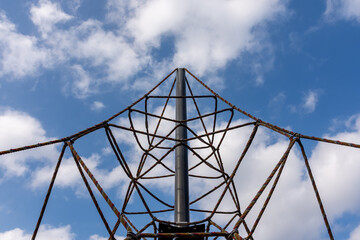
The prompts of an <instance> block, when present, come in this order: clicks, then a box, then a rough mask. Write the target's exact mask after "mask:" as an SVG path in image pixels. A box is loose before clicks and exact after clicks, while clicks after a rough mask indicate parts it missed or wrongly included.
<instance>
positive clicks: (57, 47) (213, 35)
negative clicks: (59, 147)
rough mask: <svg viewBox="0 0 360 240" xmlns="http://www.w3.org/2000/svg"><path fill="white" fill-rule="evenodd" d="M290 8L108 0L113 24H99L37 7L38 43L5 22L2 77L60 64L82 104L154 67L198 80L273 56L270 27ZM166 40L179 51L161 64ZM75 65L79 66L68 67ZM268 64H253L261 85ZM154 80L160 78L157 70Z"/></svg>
mask: <svg viewBox="0 0 360 240" xmlns="http://www.w3.org/2000/svg"><path fill="white" fill-rule="evenodd" d="M71 3H72V4H74V7H70V8H71V9H73V10H75V11H76V9H77V8H78V7H79V4H80V3H81V2H80V1H78V0H77V1H71ZM68 4H69V3H68ZM285 4H286V1H285V0H270V1H265V0H261V1H260V2H259V1H257V2H251V1H250V2H249V1H233V0H232V1H226V2H220V1H215V0H211V1H205V0H202V1H195V2H194V1H179V0H178V1H164V0H151V1H147V2H145V1H137V0H132V1H129V2H125V1H112V0H109V1H108V2H107V19H108V20H109V21H110V22H105V23H101V22H100V21H97V20H94V19H92V18H90V19H77V17H75V16H71V15H70V14H68V13H66V12H65V11H64V10H63V9H62V6H61V3H58V2H53V1H50V0H39V1H38V2H37V3H34V4H33V5H31V8H30V17H31V20H32V22H33V23H34V25H35V26H36V27H37V28H38V30H39V32H40V33H41V34H40V35H41V36H39V37H38V36H35V35H34V36H30V35H24V34H22V33H19V32H17V31H16V29H15V25H14V24H13V23H11V22H10V21H8V20H7V19H6V17H5V16H4V14H2V15H1V20H0V37H1V38H0V39H1V40H0V42H1V43H2V48H3V55H2V59H1V62H2V66H1V71H0V76H1V75H5V74H8V75H10V76H13V77H15V78H24V77H26V76H28V75H31V74H34V73H37V72H39V70H41V68H44V67H46V68H51V67H56V66H59V65H61V66H62V67H65V69H66V71H67V72H70V73H71V72H73V73H75V74H73V76H72V81H71V82H72V84H71V86H70V87H71V88H74V89H80V90H79V94H77V95H76V97H80V98H84V97H87V96H89V95H91V94H94V93H96V92H97V91H96V90H97V89H98V87H99V86H100V85H102V84H109V83H110V84H113V83H116V84H117V83H122V87H124V88H126V87H129V86H130V87H131V86H132V85H129V81H131V78H132V77H133V76H135V75H136V74H137V73H139V72H140V71H142V70H144V69H147V68H148V67H158V66H165V65H166V66H167V69H169V68H175V67H188V68H189V69H191V70H193V71H194V72H196V73H197V74H198V75H200V76H201V75H204V74H207V73H210V72H211V73H214V72H216V71H217V70H219V69H221V68H224V67H226V65H227V64H228V63H229V62H231V61H233V60H240V59H241V56H242V54H243V53H245V52H247V53H255V52H258V53H259V52H262V53H263V52H264V51H267V50H264V46H266V45H269V44H267V37H266V33H265V32H266V23H267V22H269V21H273V20H275V19H277V17H278V16H280V15H281V14H284V13H285V11H284V10H285ZM70 5H71V4H70ZM205 6H206V7H205ZM154 12H156V14H153V13H154ZM214 12H216V14H213V13H214ZM63 23H66V24H63ZM109 23H110V24H109ZM114 23H115V24H116V25H117V26H118V29H116V28H114ZM109 26H110V27H109ZM209 40H211V41H209ZM166 41H170V42H171V44H169V45H170V46H173V47H170V49H166V52H167V53H166V54H167V56H163V57H162V58H158V57H157V55H156V54H154V52H156V51H157V50H159V49H160V50H161V48H163V47H164V45H162V44H163V43H164V42H166ZM267 48H268V47H267ZM270 55H271V53H270ZM269 57H270V56H269ZM19 59H20V62H19ZM70 62H71V64H73V66H70V64H67V63H70ZM265 62H272V61H268V59H267V60H266V61H263V60H261V59H256V60H254V63H253V66H255V67H253V68H252V71H253V72H254V74H255V75H256V83H257V84H260V85H261V84H262V82H263V81H264V76H263V74H264V71H267V70H268V68H271V66H270V65H271V64H270V65H269V66H265V64H264V63H265ZM64 63H65V64H64ZM257 66H260V68H259V67H257ZM263 68H265V70H259V69H263ZM266 69H267V70H266ZM159 71H161V72H162V71H163V69H162V68H161V69H160V70H159ZM153 74H154V76H155V75H157V73H156V71H155V72H154V73H153ZM90 76H91V77H90ZM147 81H148V80H147ZM143 85H144V84H141V86H143Z"/></svg>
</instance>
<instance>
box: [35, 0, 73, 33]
mask: <svg viewBox="0 0 360 240" xmlns="http://www.w3.org/2000/svg"><path fill="white" fill-rule="evenodd" d="M30 14H31V20H32V22H33V23H34V24H35V25H37V26H38V28H39V30H40V32H41V33H42V34H43V36H44V37H46V36H47V34H48V33H49V32H51V31H52V29H53V27H54V25H55V24H57V23H60V22H66V21H68V20H70V19H71V18H72V16H70V15H68V14H66V13H64V12H63V11H62V10H61V7H60V5H59V4H57V3H53V2H51V1H48V0H40V1H39V4H38V5H37V6H36V5H33V6H32V7H31V9H30Z"/></svg>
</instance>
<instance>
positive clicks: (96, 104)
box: [91, 101, 105, 111]
mask: <svg viewBox="0 0 360 240" xmlns="http://www.w3.org/2000/svg"><path fill="white" fill-rule="evenodd" d="M104 108H105V105H104V103H102V102H99V101H94V102H93V103H92V105H91V110H93V111H100V110H102V109H104Z"/></svg>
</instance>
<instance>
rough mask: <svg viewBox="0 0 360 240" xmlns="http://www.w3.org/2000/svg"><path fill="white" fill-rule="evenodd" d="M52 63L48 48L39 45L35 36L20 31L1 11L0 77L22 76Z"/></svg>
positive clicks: (31, 73) (33, 72)
mask: <svg viewBox="0 0 360 240" xmlns="http://www.w3.org/2000/svg"><path fill="white" fill-rule="evenodd" d="M50 65H51V59H50V55H49V52H48V50H47V49H44V48H41V47H39V46H38V40H37V39H36V38H35V37H32V36H27V35H23V34H21V33H19V32H18V31H17V29H16V26H15V25H14V24H13V23H12V22H10V21H9V20H8V19H7V17H6V15H5V14H4V13H3V12H0V77H3V76H11V77H14V78H22V77H25V76H28V75H33V74H35V73H37V72H38V70H39V69H40V68H42V67H49V66H50ZM8 79H9V80H11V78H8Z"/></svg>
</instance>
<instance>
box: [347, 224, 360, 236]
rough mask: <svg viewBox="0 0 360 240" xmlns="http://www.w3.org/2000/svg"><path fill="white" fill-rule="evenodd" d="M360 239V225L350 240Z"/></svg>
mask: <svg viewBox="0 0 360 240" xmlns="http://www.w3.org/2000/svg"><path fill="white" fill-rule="evenodd" d="M357 239H360V225H359V226H357V227H356V228H355V229H354V230H353V231H352V232H351V233H350V238H349V239H348V240H357Z"/></svg>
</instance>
